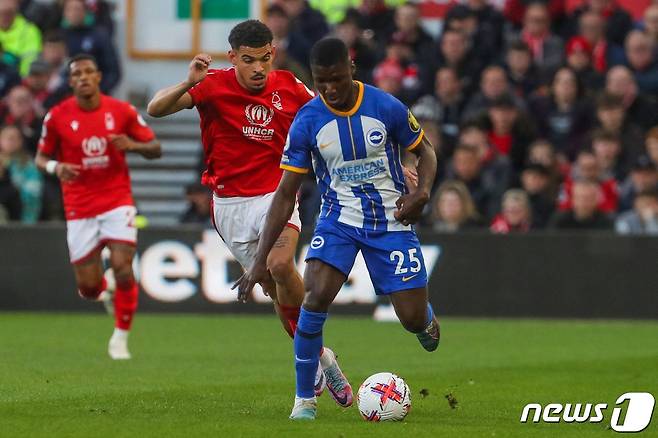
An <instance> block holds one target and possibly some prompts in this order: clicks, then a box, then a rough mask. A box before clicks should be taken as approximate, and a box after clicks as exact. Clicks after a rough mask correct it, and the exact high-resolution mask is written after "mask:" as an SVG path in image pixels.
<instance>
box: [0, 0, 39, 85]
mask: <svg viewBox="0 0 658 438" xmlns="http://www.w3.org/2000/svg"><path fill="white" fill-rule="evenodd" d="M18 6H19V1H18V0H0V46H2V49H3V51H5V52H8V53H11V54H13V55H14V56H16V57H18V58H19V59H20V62H19V69H18V70H19V73H20V74H21V76H25V75H27V73H28V71H29V69H30V65H31V64H32V62H33V61H34V60H35V59H37V56H38V55H39V52H40V51H41V32H40V31H39V29H38V28H37V27H36V26H35V25H34V24H32V23H30V22H29V21H27V20H26V19H25V17H23V16H22V15H21V14H19V13H18Z"/></svg>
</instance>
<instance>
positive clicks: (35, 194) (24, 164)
mask: <svg viewBox="0 0 658 438" xmlns="http://www.w3.org/2000/svg"><path fill="white" fill-rule="evenodd" d="M0 155H2V156H3V159H1V160H0V161H3V162H4V165H5V167H6V171H7V172H8V173H9V178H10V180H11V182H12V184H13V185H14V187H16V188H17V189H18V191H19V193H20V198H21V205H22V209H21V221H22V222H23V223H26V224H33V223H36V222H37V220H39V217H40V215H41V193H42V190H43V176H42V174H41V172H40V171H39V169H37V166H36V165H35V164H34V161H33V160H32V157H31V156H30V155H29V154H28V152H27V151H26V150H25V149H24V148H23V135H22V134H21V131H20V130H19V129H18V128H17V127H16V126H14V125H6V126H4V127H3V128H2V129H1V130H0Z"/></svg>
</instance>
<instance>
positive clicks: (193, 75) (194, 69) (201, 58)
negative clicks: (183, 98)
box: [187, 53, 212, 86]
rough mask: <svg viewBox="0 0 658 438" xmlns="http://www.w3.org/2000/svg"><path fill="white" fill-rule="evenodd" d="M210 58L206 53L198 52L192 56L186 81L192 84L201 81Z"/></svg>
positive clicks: (210, 60)
mask: <svg viewBox="0 0 658 438" xmlns="http://www.w3.org/2000/svg"><path fill="white" fill-rule="evenodd" d="M211 62H212V58H211V57H210V55H208V54H207V53H199V54H198V55H196V56H195V57H194V59H193V60H192V62H190V69H189V72H188V73H187V82H188V83H189V84H190V85H191V86H194V85H196V84H198V83H199V82H201V81H202V80H203V79H204V78H205V77H206V75H207V74H208V67H210V63H211Z"/></svg>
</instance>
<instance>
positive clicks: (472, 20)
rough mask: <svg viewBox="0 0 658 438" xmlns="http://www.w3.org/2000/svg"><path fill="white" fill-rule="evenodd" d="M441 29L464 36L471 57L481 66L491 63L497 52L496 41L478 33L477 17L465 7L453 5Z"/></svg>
mask: <svg viewBox="0 0 658 438" xmlns="http://www.w3.org/2000/svg"><path fill="white" fill-rule="evenodd" d="M443 27H444V31H445V30H448V29H449V30H452V31H457V32H460V33H461V34H462V35H464V36H465V37H466V41H467V44H468V46H469V47H470V48H471V56H474V57H476V58H477V59H478V60H480V61H481V62H482V63H483V64H488V63H489V62H491V61H493V60H494V58H495V57H496V56H497V54H498V52H499V49H498V47H496V45H495V44H496V41H495V40H494V39H491V38H487V35H485V34H483V33H481V32H479V30H480V27H479V25H478V18H477V15H476V13H475V11H473V10H472V9H470V8H469V7H468V6H467V5H462V4H456V5H453V6H452V7H451V8H450V10H448V13H447V14H446V16H445V18H444V21H443ZM490 36H491V35H489V37H490Z"/></svg>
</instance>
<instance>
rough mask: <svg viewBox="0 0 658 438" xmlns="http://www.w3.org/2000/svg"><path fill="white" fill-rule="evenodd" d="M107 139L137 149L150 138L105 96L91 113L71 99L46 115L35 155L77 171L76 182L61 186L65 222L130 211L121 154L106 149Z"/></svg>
mask: <svg viewBox="0 0 658 438" xmlns="http://www.w3.org/2000/svg"><path fill="white" fill-rule="evenodd" d="M109 134H117V135H118V134H126V135H127V136H128V137H130V138H132V139H133V140H135V141H138V142H141V143H145V142H149V141H151V140H153V139H154V138H155V134H153V131H151V128H149V127H148V126H147V125H146V122H145V121H144V119H143V118H142V116H140V115H139V113H138V112H137V110H136V109H135V107H133V106H132V105H130V104H128V103H126V102H122V101H120V100H117V99H114V98H112V97H110V96H105V95H101V103H100V106H99V107H98V108H96V109H94V110H91V111H85V110H83V109H82V108H80V107H79V106H78V103H77V101H76V100H75V98H74V97H71V98H68V99H66V100H64V101H63V102H61V103H60V104H58V105H57V106H55V107H53V108H52V109H51V110H50V112H49V113H48V114H46V117H45V119H44V122H43V130H42V132H41V139H40V140H39V150H40V151H41V152H43V153H44V154H46V155H50V156H54V157H56V159H57V160H58V161H61V162H63V163H71V164H79V165H80V166H82V169H81V171H80V175H79V176H78V177H77V178H76V179H74V180H73V181H70V182H62V193H63V195H64V211H65V212H66V219H68V220H72V219H84V218H89V217H94V216H98V215H99V214H101V213H104V212H106V211H109V210H112V209H114V208H117V207H120V206H122V205H133V198H132V193H131V190H130V176H129V175H128V165H127V164H126V153H125V152H124V151H120V150H118V149H117V148H116V147H114V146H113V145H112V143H110V140H109V139H108V135H109Z"/></svg>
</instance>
